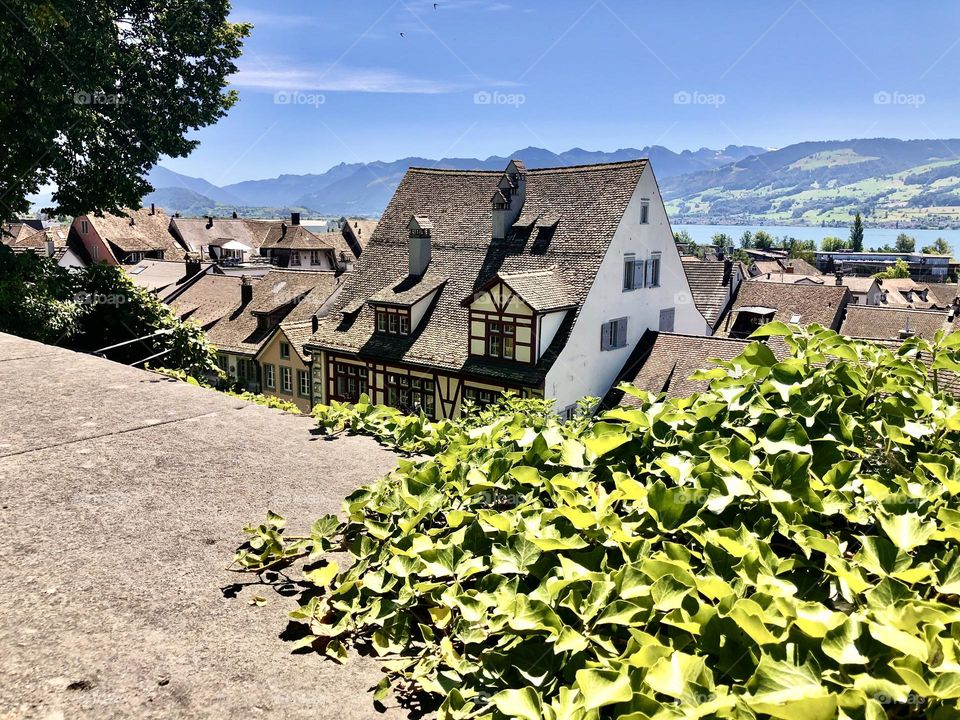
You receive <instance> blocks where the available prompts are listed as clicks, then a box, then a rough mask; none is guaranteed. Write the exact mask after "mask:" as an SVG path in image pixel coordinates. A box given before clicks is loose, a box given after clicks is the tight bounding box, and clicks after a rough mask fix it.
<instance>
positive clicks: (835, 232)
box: [673, 225, 960, 252]
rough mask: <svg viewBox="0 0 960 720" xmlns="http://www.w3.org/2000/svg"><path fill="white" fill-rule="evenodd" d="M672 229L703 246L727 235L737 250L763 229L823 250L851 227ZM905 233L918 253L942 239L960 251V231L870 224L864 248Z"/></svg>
mask: <svg viewBox="0 0 960 720" xmlns="http://www.w3.org/2000/svg"><path fill="white" fill-rule="evenodd" d="M673 230H674V232H680V231H681V230H686V231H687V232H688V233H689V234H690V237H692V238H693V240H694V242H696V243H699V244H701V245H704V244H708V243H710V242H711V238H712V237H713V236H714V235H715V234H716V233H726V234H727V235H729V236H730V237H731V238H733V241H734V243H736V245H737V246H738V247H739V245H740V236H741V235H743V233H744V231H745V230H750V231H751V232H756V231H757V230H763V231H765V232H768V233H770V234H771V235H773V236H774V237H775V238H779V237H783V236H784V235H786V236H787V237H792V238H796V239H797V240H815V241H816V243H817V247H820V241H821V240H823V238H825V237H839V238H844V239H847V238H849V237H850V228H848V227H846V228H842V227H839V228H837V227H807V226H802V225H674V226H673ZM902 232H903V233H906V234H907V235H909V236H910V237H914V238H916V239H917V250H919V249H920V248H922V247H923V246H924V245H930V244H931V243H933V241H934V240H936V239H937V238H940V237H942V238H943V239H944V240H946V241H947V242H948V243H950V245H951V247H953V249H954V251H956V252H960V230H911V229H909V228H908V229H904V230H897V229H895V228H872V227H870V226H869V225H868V226H867V227H866V228H864V231H863V246H864V247H865V248H873V247H883V246H884V245H887V244H890V245H893V244H894V241H896V239H897V235H899V234H900V233H902Z"/></svg>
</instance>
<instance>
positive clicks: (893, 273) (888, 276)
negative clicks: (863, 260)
mask: <svg viewBox="0 0 960 720" xmlns="http://www.w3.org/2000/svg"><path fill="white" fill-rule="evenodd" d="M874 277H875V278H880V279H881V280H893V279H898V278H908V277H910V266H909V265H907V262H906V261H905V260H902V259H899V258H898V259H897V261H896V262H895V263H894V264H893V265H892V266H891V267H889V268H887V269H886V270H884V271H883V272H878V273H876V274H875V275H874Z"/></svg>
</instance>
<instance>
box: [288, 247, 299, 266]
mask: <svg viewBox="0 0 960 720" xmlns="http://www.w3.org/2000/svg"><path fill="white" fill-rule="evenodd" d="M290 264H291V265H300V253H298V252H297V251H296V250H294V251H292V252H291V253H290Z"/></svg>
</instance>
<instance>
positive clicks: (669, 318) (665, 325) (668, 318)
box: [660, 308, 677, 332]
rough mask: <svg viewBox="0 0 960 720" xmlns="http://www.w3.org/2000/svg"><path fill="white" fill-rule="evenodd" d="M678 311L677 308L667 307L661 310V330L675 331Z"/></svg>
mask: <svg viewBox="0 0 960 720" xmlns="http://www.w3.org/2000/svg"><path fill="white" fill-rule="evenodd" d="M676 316H677V311H676V309H675V308H667V309H666V310H661V311H660V332H673V327H674V323H675V321H676Z"/></svg>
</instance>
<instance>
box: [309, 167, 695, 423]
mask: <svg viewBox="0 0 960 720" xmlns="http://www.w3.org/2000/svg"><path fill="white" fill-rule="evenodd" d="M648 329H652V330H663V331H671V332H673V331H675V332H682V333H689V334H694V335H706V334H709V333H710V328H709V325H708V323H707V321H706V320H705V319H704V316H703V315H702V314H701V312H700V311H699V310H698V309H697V306H696V305H695V304H694V302H693V300H692V298H691V291H690V287H689V285H688V282H687V277H686V275H685V273H684V270H683V265H682V262H681V260H680V255H679V253H678V251H677V249H676V246H675V243H674V240H673V233H672V230H671V228H670V223H669V220H668V219H667V214H666V210H665V208H664V206H663V201H662V199H661V196H660V191H659V189H658V187H657V182H656V179H655V178H654V175H653V171H652V169H651V167H650V164H649V162H647V161H646V160H636V161H630V162H622V163H610V164H601V165H588V166H579V167H568V168H550V169H542V170H527V169H526V168H525V167H524V165H523V163H522V162H520V161H517V160H513V161H511V162H510V164H509V165H508V166H507V168H506V170H504V171H503V172H500V173H498V172H486V171H461V170H434V169H419V168H411V169H410V170H409V171H408V172H407V174H406V176H405V177H404V179H403V181H402V182H401V183H400V185H399V187H398V188H397V191H396V193H395V195H394V197H393V199H392V200H391V202H390V205H389V206H388V207H387V209H386V211H385V212H384V214H383V217H382V218H381V220H380V223H379V225H378V226H377V229H376V231H375V232H374V234H373V236H372V237H371V238H370V239H369V241H368V244H367V247H366V249H365V251H364V253H363V256H362V257H361V258H360V260H359V262H358V266H357V268H356V272H355V273H352V274H351V275H350V276H349V277H348V278H347V279H346V280H345V283H344V288H343V291H342V292H341V293H340V295H339V296H338V300H337V302H336V303H334V304H333V306H332V307H331V311H330V312H329V313H328V314H327V315H326V316H325V317H323V318H320V319H319V321H318V330H317V332H316V333H314V335H313V336H312V337H311V338H310V340H309V341H307V342H306V344H305V345H306V349H307V350H308V351H309V352H311V353H313V357H314V363H313V373H314V395H315V397H316V398H317V399H318V400H320V401H322V402H329V401H330V400H340V401H352V400H356V399H357V397H359V395H360V394H361V393H369V394H370V395H371V396H372V399H373V400H374V402H378V403H384V404H388V405H393V406H397V407H401V408H403V409H417V408H419V409H422V410H424V411H426V412H427V413H428V414H430V415H433V416H436V417H456V416H457V415H458V414H459V413H460V409H461V405H462V403H463V400H464V399H469V400H472V401H474V402H475V403H481V404H482V403H487V402H490V401H492V400H494V399H495V398H496V397H497V395H498V394H499V393H501V392H503V391H505V390H514V391H516V392H518V393H520V394H521V395H524V396H545V397H548V398H551V399H553V400H554V401H555V407H556V409H557V410H558V411H566V410H569V409H571V408H572V407H574V406H575V404H576V403H577V401H578V400H580V399H581V398H582V397H584V396H593V397H603V396H604V395H605V394H606V393H607V391H608V390H609V389H610V386H611V385H612V384H613V383H614V382H615V381H616V378H617V376H618V375H619V374H620V372H621V371H622V369H623V367H624V364H625V363H626V362H627V360H628V358H629V357H630V354H631V352H632V350H633V349H634V347H635V346H636V345H637V343H638V341H639V340H640V338H641V336H643V334H644V332H645V331H646V330H648Z"/></svg>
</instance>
